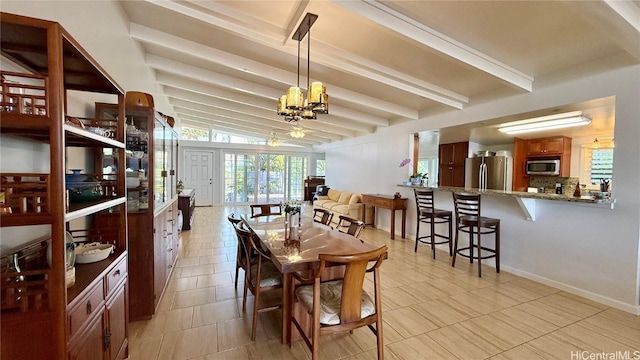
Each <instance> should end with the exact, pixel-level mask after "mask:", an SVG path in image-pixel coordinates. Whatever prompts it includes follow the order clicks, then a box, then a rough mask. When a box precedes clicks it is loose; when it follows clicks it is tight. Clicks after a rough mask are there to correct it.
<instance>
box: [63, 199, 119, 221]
mask: <svg viewBox="0 0 640 360" xmlns="http://www.w3.org/2000/svg"><path fill="white" fill-rule="evenodd" d="M126 201H127V198H125V197H119V198H114V199H109V200H106V201H105V200H96V201H88V202H85V203H81V204H71V205H69V212H67V214H66V215H65V216H64V220H65V221H71V220H75V219H79V218H81V217H85V216H87V215H91V214H95V213H97V212H100V211H102V210H106V209H108V208H110V207H113V206H118V205H120V204H124V203H125V202H126Z"/></svg>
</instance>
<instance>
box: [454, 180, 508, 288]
mask: <svg viewBox="0 0 640 360" xmlns="http://www.w3.org/2000/svg"><path fill="white" fill-rule="evenodd" d="M452 194H453V204H454V207H455V212H456V239H455V244H454V252H453V261H452V262H451V266H453V267H455V266H456V255H460V256H463V257H466V258H469V262H470V263H472V264H473V259H474V258H475V259H477V260H478V276H479V277H482V266H481V260H482V259H490V258H496V272H498V273H499V272H500V219H495V218H489V217H484V216H481V215H480V194H456V193H455V192H454V193H452ZM460 231H462V232H466V233H468V234H469V246H467V247H463V248H460V249H458V237H459V234H460ZM474 234H475V235H477V238H478V241H477V243H474V241H473V238H474ZM487 234H495V248H493V249H491V248H487V247H484V246H482V241H481V238H482V236H483V235H487ZM474 249H476V250H477V256H476V255H474ZM483 250H484V252H485V254H486V253H488V254H487V255H483V254H482V251H483ZM466 251H468V253H463V252H466Z"/></svg>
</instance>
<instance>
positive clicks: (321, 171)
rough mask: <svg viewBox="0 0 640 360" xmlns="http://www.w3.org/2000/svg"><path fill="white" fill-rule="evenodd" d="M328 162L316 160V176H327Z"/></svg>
mask: <svg viewBox="0 0 640 360" xmlns="http://www.w3.org/2000/svg"><path fill="white" fill-rule="evenodd" d="M325 161H326V160H324V159H322V160H316V176H325V167H326V165H327V163H326V162H325Z"/></svg>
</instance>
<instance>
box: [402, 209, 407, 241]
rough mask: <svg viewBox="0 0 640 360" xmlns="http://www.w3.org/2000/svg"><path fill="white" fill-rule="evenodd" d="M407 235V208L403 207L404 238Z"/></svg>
mask: <svg viewBox="0 0 640 360" xmlns="http://www.w3.org/2000/svg"><path fill="white" fill-rule="evenodd" d="M406 235H407V209H402V238H403V239H405V238H406Z"/></svg>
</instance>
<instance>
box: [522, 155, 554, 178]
mask: <svg viewBox="0 0 640 360" xmlns="http://www.w3.org/2000/svg"><path fill="white" fill-rule="evenodd" d="M527 175H560V160H559V159H549V160H528V161H527Z"/></svg>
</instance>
